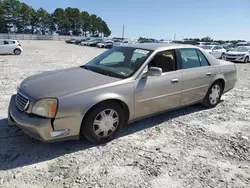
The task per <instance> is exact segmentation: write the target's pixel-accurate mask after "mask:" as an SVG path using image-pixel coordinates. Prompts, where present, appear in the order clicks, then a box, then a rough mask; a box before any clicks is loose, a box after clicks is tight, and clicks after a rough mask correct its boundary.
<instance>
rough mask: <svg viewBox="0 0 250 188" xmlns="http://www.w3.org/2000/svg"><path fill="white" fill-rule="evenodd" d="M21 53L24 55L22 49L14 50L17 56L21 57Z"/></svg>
mask: <svg viewBox="0 0 250 188" xmlns="http://www.w3.org/2000/svg"><path fill="white" fill-rule="evenodd" d="M21 53H22V51H21V50H20V49H15V50H14V54H15V55H20V54H21Z"/></svg>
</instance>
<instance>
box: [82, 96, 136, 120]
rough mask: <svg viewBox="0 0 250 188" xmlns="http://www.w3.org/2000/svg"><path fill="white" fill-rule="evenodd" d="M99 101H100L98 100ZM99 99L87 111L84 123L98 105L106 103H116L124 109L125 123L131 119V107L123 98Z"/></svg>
mask: <svg viewBox="0 0 250 188" xmlns="http://www.w3.org/2000/svg"><path fill="white" fill-rule="evenodd" d="M98 99H99V100H98ZM98 99H96V100H95V103H94V104H93V105H92V106H89V107H88V109H87V110H86V111H85V114H84V117H83V120H82V122H84V119H85V118H86V117H87V115H88V114H89V113H90V112H91V110H93V109H94V108H96V107H97V106H98V105H101V104H102V103H106V102H115V103H117V104H119V106H120V107H121V108H122V109H123V111H124V114H125V121H126V122H127V121H128V120H129V118H130V115H131V110H130V109H129V105H128V104H127V102H125V100H123V99H122V98H121V97H118V96H113V97H109V98H108V97H99V98H98Z"/></svg>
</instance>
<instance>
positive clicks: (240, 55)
mask: <svg viewBox="0 0 250 188" xmlns="http://www.w3.org/2000/svg"><path fill="white" fill-rule="evenodd" d="M249 57H250V46H238V47H236V48H234V49H232V50H230V51H228V52H226V53H225V56H224V59H225V60H228V61H238V62H244V63H248V62H249Z"/></svg>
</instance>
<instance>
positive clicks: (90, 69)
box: [80, 65, 110, 76]
mask: <svg viewBox="0 0 250 188" xmlns="http://www.w3.org/2000/svg"><path fill="white" fill-rule="evenodd" d="M80 67H81V68H84V69H86V70H89V71H92V72H96V73H99V74H102V75H105V76H110V75H109V74H107V73H105V72H103V71H100V70H99V69H96V68H94V67H93V68H90V67H88V66H86V65H82V66H80Z"/></svg>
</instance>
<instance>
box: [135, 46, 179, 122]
mask: <svg viewBox="0 0 250 188" xmlns="http://www.w3.org/2000/svg"><path fill="white" fill-rule="evenodd" d="M148 67H159V68H162V71H163V73H162V75H160V76H144V77H140V78H138V79H137V81H136V82H135V97H134V100H135V101H134V103H135V116H134V118H140V117H143V116H147V115H151V114H154V113H157V112H161V111H164V110H168V109H173V108H176V107H179V105H180V92H181V86H182V75H181V70H177V63H176V55H175V51H174V50H168V51H164V52H160V53H158V54H157V55H156V56H155V58H154V59H153V60H152V61H151V62H150V63H149V64H148Z"/></svg>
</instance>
